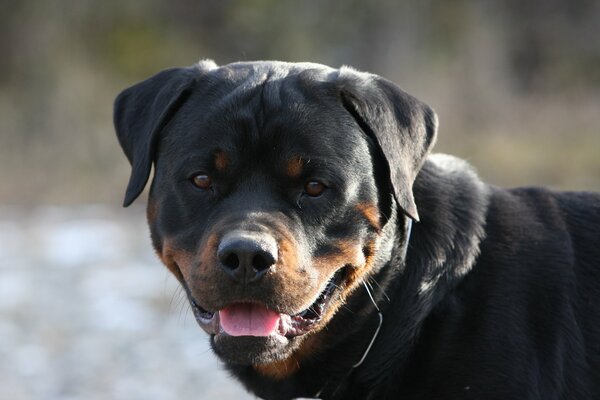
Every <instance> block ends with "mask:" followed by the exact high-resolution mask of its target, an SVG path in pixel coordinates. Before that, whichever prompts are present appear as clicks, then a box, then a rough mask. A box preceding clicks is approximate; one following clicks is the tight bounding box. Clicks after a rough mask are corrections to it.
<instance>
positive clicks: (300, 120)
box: [114, 60, 600, 400]
mask: <svg viewBox="0 0 600 400" xmlns="http://www.w3.org/2000/svg"><path fill="white" fill-rule="evenodd" d="M114 124H115V127H116V132H117V136H118V140H119V142H120V145H121V146H122V148H123V150H124V152H125V155H126V156H127V158H128V159H129V161H130V163H131V165H132V172H131V177H130V180H129V184H128V186H127V190H126V194H125V200H124V206H128V205H129V204H131V203H132V202H133V201H134V200H135V199H136V198H137V197H138V196H139V195H140V193H141V192H142V191H143V190H144V188H145V186H146V183H147V181H148V179H149V176H150V173H151V169H152V167H154V174H153V179H152V184H151V187H150V193H149V199H148V205H147V218H148V223H149V227H150V232H151V239H152V244H153V246H154V248H155V250H156V253H157V254H158V256H159V257H160V259H161V260H162V262H163V263H164V264H165V265H166V267H167V268H168V269H169V270H170V271H171V272H172V273H173V275H174V276H175V277H176V278H177V279H178V280H179V282H180V283H181V285H182V287H183V288H184V290H185V293H186V294H187V297H188V299H189V303H190V305H191V308H192V310H193V313H194V315H195V317H196V320H197V321H198V323H199V325H200V327H202V329H204V330H205V331H206V332H207V333H208V334H209V336H210V342H211V347H212V349H213V350H214V352H215V353H216V354H217V356H218V357H219V358H220V359H221V360H222V361H223V362H224V365H225V368H226V369H227V370H229V371H230V372H231V373H232V375H233V376H234V377H236V378H237V379H238V380H239V381H241V383H242V384H243V385H244V386H245V387H246V388H247V390H249V391H250V392H252V393H253V394H255V395H256V396H259V397H261V398H263V399H292V398H322V399H405V400H408V399H486V400H491V399H502V400H505V399H544V400H549V399H569V400H572V399H599V398H600V195H599V194H595V193H592V192H569V193H567V192H555V191H551V190H548V189H544V188H533V187H532V188H517V189H511V190H506V189H501V188H498V187H495V186H492V185H488V184H485V183H483V182H482V181H481V180H480V179H479V178H478V176H477V174H476V173H475V172H474V170H473V169H472V168H471V167H470V166H469V165H468V164H467V163H466V162H464V161H462V160H460V159H458V158H454V157H452V156H448V155H440V154H430V150H431V147H432V146H433V144H434V142H435V139H436V135H437V126H438V121H437V116H436V114H435V112H434V111H433V110H432V108H430V107H429V106H428V105H426V104H424V103H423V102H421V101H419V100H417V99H416V98H414V97H412V96H411V95H409V94H407V93H405V92H404V91H402V90H401V89H399V88H398V87H397V86H395V85H394V84H393V83H391V82H389V81H387V80H385V79H384V78H381V77H379V76H377V75H373V74H369V73H365V72H359V71H357V70H355V69H352V68H350V67H342V68H340V69H333V68H329V67H327V66H323V65H319V64H312V63H285V62H275V61H273V62H240V63H233V64H229V65H225V66H220V67H219V66H217V65H216V64H215V63H214V62H213V61H210V60H205V61H201V62H199V63H198V64H196V65H193V66H191V67H185V68H172V69H168V70H165V71H162V72H159V73H158V74H156V75H154V76H152V77H150V78H148V79H146V80H144V81H142V82H140V83H137V84H135V85H134V86H131V87H129V88H127V89H125V90H124V91H123V92H121V93H120V94H119V96H118V97H117V99H116V101H115V106H114Z"/></svg>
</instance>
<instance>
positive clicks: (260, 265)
mask: <svg viewBox="0 0 600 400" xmlns="http://www.w3.org/2000/svg"><path fill="white" fill-rule="evenodd" d="M273 264H275V258H274V257H273V255H272V254H270V253H267V252H260V253H258V254H256V255H255V256H254V258H253V259H252V267H254V269H255V270H257V271H262V270H265V269H267V268H270V267H271V266H272V265H273Z"/></svg>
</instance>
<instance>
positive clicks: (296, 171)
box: [285, 157, 304, 178]
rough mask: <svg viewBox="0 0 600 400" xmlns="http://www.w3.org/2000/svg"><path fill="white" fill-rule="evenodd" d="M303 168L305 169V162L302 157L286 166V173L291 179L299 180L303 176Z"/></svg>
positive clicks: (296, 158) (292, 160) (293, 159)
mask: <svg viewBox="0 0 600 400" xmlns="http://www.w3.org/2000/svg"><path fill="white" fill-rule="evenodd" d="M302 167H304V161H302V159H301V158H300V157H293V158H292V159H291V160H289V161H288V163H287V164H286V166H285V173H286V174H287V176H289V177H290V178H299V177H300V175H302Z"/></svg>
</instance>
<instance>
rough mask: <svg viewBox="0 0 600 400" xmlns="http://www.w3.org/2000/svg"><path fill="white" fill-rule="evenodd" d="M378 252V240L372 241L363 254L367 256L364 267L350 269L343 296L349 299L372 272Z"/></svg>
mask: <svg viewBox="0 0 600 400" xmlns="http://www.w3.org/2000/svg"><path fill="white" fill-rule="evenodd" d="M376 251H377V240H376V239H374V240H371V241H370V242H368V243H367V245H366V246H365V247H364V249H363V251H362V252H363V253H364V254H366V257H365V263H364V265H362V266H360V267H358V268H350V270H349V271H348V273H347V275H346V287H345V288H344V291H343V292H342V296H343V297H344V299H345V298H347V297H348V296H349V295H350V294H351V293H352V292H353V291H354V290H355V289H356V288H357V287H358V285H360V283H361V282H362V281H363V279H364V277H365V276H367V275H368V274H369V272H371V269H372V268H373V259H374V257H375V252H376Z"/></svg>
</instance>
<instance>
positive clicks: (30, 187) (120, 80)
mask: <svg viewBox="0 0 600 400" xmlns="http://www.w3.org/2000/svg"><path fill="white" fill-rule="evenodd" d="M598 21H600V2H598V1H594V0H570V1H568V2H567V1H562V0H530V1H527V2H523V1H518V0H507V1H491V0H487V1H486V0H484V1H480V0H451V1H443V2H442V1H432V0H424V1H419V2H413V1H398V0H379V1H371V2H365V1H358V0H346V1H342V0H334V1H317V0H307V1H303V2H292V1H276V0H222V1H207V0H193V1H192V0H181V1H170V2H167V1H157V0H147V1H135V0H105V1H103V2H97V1H92V0H78V1H67V0H47V1H40V0H38V1H35V0H20V1H3V2H0V399H4V398H6V399H9V398H10V399H17V400H18V399H108V398H110V399H182V398H183V399H185V398H195V399H212V398H216V397H219V398H221V399H228V398H232V399H233V398H235V399H244V398H251V397H250V396H248V395H247V394H245V393H244V391H243V390H242V389H240V388H239V387H238V385H236V384H234V383H233V382H232V381H231V380H230V379H229V378H227V376H226V374H225V373H224V372H223V371H222V370H221V366H220V364H219V363H218V361H217V360H215V359H214V357H213V356H212V355H211V353H210V350H209V349H208V345H207V338H206V337H205V335H204V334H203V333H202V332H201V331H200V330H199V329H198V328H197V327H196V324H195V321H194V319H193V316H192V315H191V313H190V312H189V309H188V306H187V304H185V301H184V299H183V296H182V294H181V292H180V291H178V290H177V285H176V284H175V282H174V279H172V278H171V277H170V276H169V275H168V274H167V273H166V272H165V269H164V268H162V267H161V266H160V265H159V263H158V261H157V260H156V258H155V257H154V255H153V254H152V251H151V249H150V242H149V239H148V231H147V228H146V226H145V222H144V216H143V213H144V211H143V203H144V198H142V199H140V200H138V202H137V205H136V206H133V207H132V208H130V209H127V210H122V209H120V204H121V201H122V196H123V193H124V188H125V185H126V183H127V179H128V175H129V165H128V164H127V161H126V159H125V157H124V156H123V154H122V152H121V150H120V148H119V147H118V144H117V141H116V137H115V134H114V131H113V127H112V101H113V99H114V97H115V96H116V95H117V93H118V92H119V91H120V90H121V89H123V88H124V87H126V86H129V85H131V84H133V83H135V82H137V81H139V80H141V79H144V78H146V77H148V76H149V75H151V74H153V73H155V72H157V71H158V70H160V69H163V68H167V67H170V66H176V65H190V64H193V63H194V62H196V61H197V60H199V59H201V58H212V59H214V60H215V61H216V62H217V63H219V64H225V63H229V62H233V61H238V60H253V59H281V60H288V61H314V62H319V63H324V64H328V65H331V66H340V65H344V64H346V65H352V66H354V67H356V68H358V69H361V70H368V71H370V72H374V73H377V74H379V75H383V76H385V77H387V78H388V79H390V80H392V81H394V82H396V83H397V84H398V85H399V86H401V87H402V88H404V89H405V90H406V91H408V92H409V93H412V94H414V95H415V96H417V97H418V98H420V99H422V100H424V101H425V102H427V103H428V104H430V105H431V106H432V107H433V108H434V109H435V110H436V111H437V113H438V115H439V118H440V131H439V140H438V144H437V145H436V149H435V150H436V151H440V152H446V153H451V154H455V155H458V156H460V157H463V158H465V159H467V160H468V161H469V162H471V163H472V164H473V165H474V166H475V167H476V168H477V170H478V171H479V173H480V174H481V176H482V177H483V178H484V179H485V180H486V181H488V182H491V183H494V184H497V185H501V186H515V185H523V184H538V185H548V186H551V187H554V188H558V189H570V190H571V189H594V190H599V189H600V68H599V65H600V40H598V38H600V23H598Z"/></svg>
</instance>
